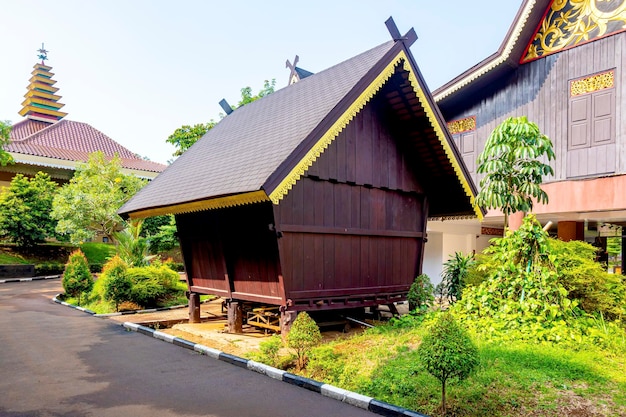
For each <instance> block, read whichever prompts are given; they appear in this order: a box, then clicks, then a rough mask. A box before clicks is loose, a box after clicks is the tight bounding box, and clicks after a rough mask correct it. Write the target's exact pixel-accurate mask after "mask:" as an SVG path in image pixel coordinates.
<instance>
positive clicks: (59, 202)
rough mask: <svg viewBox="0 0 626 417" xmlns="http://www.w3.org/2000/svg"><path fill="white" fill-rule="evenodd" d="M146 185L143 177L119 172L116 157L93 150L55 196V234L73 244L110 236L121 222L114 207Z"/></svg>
mask: <svg viewBox="0 0 626 417" xmlns="http://www.w3.org/2000/svg"><path fill="white" fill-rule="evenodd" d="M145 184H146V181H145V180H142V179H140V178H138V177H136V176H134V175H126V174H124V173H122V171H121V161H120V158H119V157H117V156H115V157H114V158H112V159H110V160H107V158H106V157H105V155H104V154H103V153H102V152H99V151H98V152H94V153H92V154H91V155H90V156H89V161H88V162H87V164H80V165H79V166H78V167H77V168H76V173H75V174H74V177H73V178H72V179H71V180H70V182H69V183H68V184H65V185H64V186H63V187H61V189H60V190H59V192H58V193H57V195H56V196H55V198H54V201H53V209H52V218H54V219H56V220H57V221H58V223H57V227H56V231H57V233H59V234H61V235H66V236H68V237H69V239H70V240H71V242H72V243H74V244H78V243H82V242H83V241H85V240H89V239H91V238H93V237H94V236H95V235H96V234H97V233H101V234H103V235H104V236H107V237H109V238H112V235H113V232H114V231H115V230H119V229H121V228H122V225H123V224H124V222H123V220H122V218H121V217H120V216H119V215H118V214H117V210H118V209H119V208H120V207H121V206H122V205H123V204H124V203H125V202H126V201H128V200H129V199H130V198H131V197H132V196H133V195H134V194H135V193H136V192H137V191H139V189H141V187H143V186H144V185H145Z"/></svg>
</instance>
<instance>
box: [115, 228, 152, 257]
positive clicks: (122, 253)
mask: <svg viewBox="0 0 626 417" xmlns="http://www.w3.org/2000/svg"><path fill="white" fill-rule="evenodd" d="M142 225H143V220H133V221H131V222H129V223H127V226H126V228H125V229H124V230H122V231H121V232H113V237H115V240H116V241H117V247H116V248H117V254H118V256H119V257H120V258H122V260H123V261H124V262H126V264H128V266H146V265H148V263H149V261H150V259H151V258H152V257H150V256H148V242H147V240H146V238H144V237H141V235H140V233H141V227H142Z"/></svg>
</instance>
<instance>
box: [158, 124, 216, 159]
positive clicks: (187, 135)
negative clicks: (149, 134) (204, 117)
mask: <svg viewBox="0 0 626 417" xmlns="http://www.w3.org/2000/svg"><path fill="white" fill-rule="evenodd" d="M216 124H217V122H216V121H214V120H211V121H210V122H208V123H198V124H196V125H193V126H190V125H184V126H181V127H179V128H178V129H176V130H175V131H174V133H172V134H171V135H169V137H168V138H167V139H166V140H165V141H166V142H167V143H171V144H172V145H174V147H175V148H176V150H175V151H174V153H173V154H172V155H173V156H180V155H182V154H183V153H184V152H185V151H186V150H187V149H189V148H190V147H191V145H193V144H194V143H196V142H197V141H198V140H199V139H200V138H201V137H202V136H204V135H205V134H206V132H208V131H209V130H211V129H212V128H213V126H215V125H216Z"/></svg>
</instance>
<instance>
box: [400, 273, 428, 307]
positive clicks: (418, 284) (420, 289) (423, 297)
mask: <svg viewBox="0 0 626 417" xmlns="http://www.w3.org/2000/svg"><path fill="white" fill-rule="evenodd" d="M433 291H434V287H433V284H431V283H430V278H429V277H428V275H426V274H421V275H418V276H417V277H416V278H415V281H413V284H411V288H410V289H409V293H408V294H407V297H406V299H407V301H408V302H409V311H413V310H416V309H419V310H420V311H425V310H426V309H427V308H428V306H429V305H430V304H431V303H432V302H433V301H434V299H435V298H434V297H433Z"/></svg>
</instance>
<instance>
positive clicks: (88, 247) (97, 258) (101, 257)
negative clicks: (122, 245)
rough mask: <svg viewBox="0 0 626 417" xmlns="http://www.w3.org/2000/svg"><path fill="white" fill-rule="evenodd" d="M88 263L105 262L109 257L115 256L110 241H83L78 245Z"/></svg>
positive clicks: (101, 263)
mask: <svg viewBox="0 0 626 417" xmlns="http://www.w3.org/2000/svg"><path fill="white" fill-rule="evenodd" d="M80 250H81V251H83V253H84V254H85V256H86V257H87V260H88V261H89V264H90V265H91V264H99V265H103V264H105V263H106V262H107V261H108V260H109V259H111V258H112V257H113V256H115V246H114V245H112V244H110V243H101V242H85V243H83V244H82V245H80Z"/></svg>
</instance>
